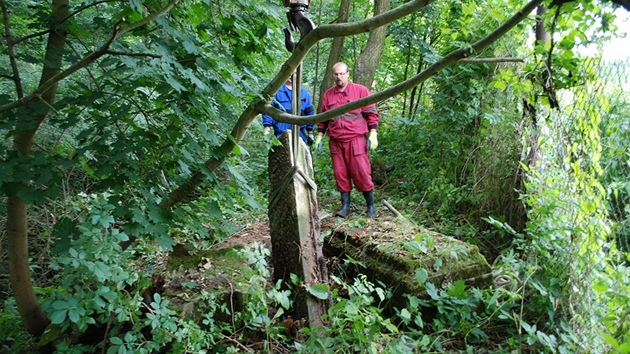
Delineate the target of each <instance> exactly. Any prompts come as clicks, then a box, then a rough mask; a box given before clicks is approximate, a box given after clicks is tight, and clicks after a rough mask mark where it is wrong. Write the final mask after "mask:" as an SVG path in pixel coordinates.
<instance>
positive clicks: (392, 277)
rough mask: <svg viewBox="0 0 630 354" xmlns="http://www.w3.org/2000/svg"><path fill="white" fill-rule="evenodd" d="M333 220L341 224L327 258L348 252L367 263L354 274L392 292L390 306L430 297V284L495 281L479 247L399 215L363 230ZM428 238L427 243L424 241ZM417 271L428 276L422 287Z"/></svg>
mask: <svg viewBox="0 0 630 354" xmlns="http://www.w3.org/2000/svg"><path fill="white" fill-rule="evenodd" d="M333 222H336V223H337V224H336V225H335V226H334V227H333V228H332V232H331V233H330V234H328V235H327V236H326V238H325V241H324V252H325V254H326V255H328V256H332V255H344V254H345V255H349V256H350V257H352V258H353V259H355V260H359V261H360V262H361V263H363V264H364V265H365V267H364V268H357V269H355V271H356V272H359V273H363V274H365V275H366V276H367V277H368V279H369V280H370V281H372V282H374V283H378V282H381V283H382V284H384V285H385V286H386V287H387V289H390V290H391V292H392V299H391V300H390V306H395V307H398V308H402V307H404V306H405V305H406V303H407V300H406V295H413V296H417V297H419V298H427V297H428V293H427V291H426V287H425V284H426V283H432V284H433V285H435V286H436V287H441V288H447V287H448V286H449V285H450V284H452V283H454V282H456V281H458V280H462V281H464V283H465V284H466V285H467V286H469V287H476V288H486V287H489V286H490V285H491V283H492V273H491V267H490V265H489V264H488V262H487V261H486V259H485V258H484V257H483V255H481V253H480V252H479V249H478V248H477V246H475V245H471V244H468V243H465V242H462V241H460V240H457V239H455V238H452V237H448V236H445V235H441V234H439V233H435V232H433V231H430V230H425V229H422V228H420V227H417V226H415V225H413V224H411V223H409V222H408V221H407V220H406V219H401V218H400V217H396V218H395V219H393V220H392V219H388V218H385V219H381V220H372V221H369V222H367V223H365V224H363V227H356V225H357V223H356V220H347V219H345V220H343V221H342V222H341V224H339V223H338V221H333ZM399 222H400V223H401V224H402V225H403V227H402V228H401V230H400V231H402V233H401V234H398V233H397V232H396V229H397V228H396V227H395V225H396V224H397V223H399ZM388 223H389V224H388ZM374 225H380V226H381V227H374ZM427 240H428V242H426V243H425V244H424V245H423V244H422V243H420V241H427ZM409 242H415V245H414V247H409V246H407V244H408V243H409ZM410 248H411V249H412V250H413V251H410ZM418 269H425V270H426V272H427V278H426V281H425V282H424V283H422V284H421V283H420V282H419V281H418V279H417V277H416V271H417V270H418Z"/></svg>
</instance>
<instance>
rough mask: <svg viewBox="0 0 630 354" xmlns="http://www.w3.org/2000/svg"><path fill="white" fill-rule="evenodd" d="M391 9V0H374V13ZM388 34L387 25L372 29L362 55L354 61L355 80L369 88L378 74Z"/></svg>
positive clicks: (377, 13) (378, 13)
mask: <svg viewBox="0 0 630 354" xmlns="http://www.w3.org/2000/svg"><path fill="white" fill-rule="evenodd" d="M389 9H390V1H389V0H375V1H374V15H375V16H376V15H380V14H382V13H384V12H386V11H389ZM386 35H387V25H384V26H381V27H378V28H376V29H374V30H372V31H370V36H369V38H368V41H367V43H366V44H365V47H364V48H363V51H361V55H359V58H357V60H356V61H355V62H354V76H353V81H354V82H356V83H359V84H362V85H364V86H366V87H368V88H371V87H372V83H373V82H374V76H375V75H376V67H377V66H378V63H379V62H380V60H381V56H382V55H383V49H384V48H385V36H386Z"/></svg>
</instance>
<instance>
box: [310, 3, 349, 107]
mask: <svg viewBox="0 0 630 354" xmlns="http://www.w3.org/2000/svg"><path fill="white" fill-rule="evenodd" d="M351 4H352V0H341V5H340V6H339V16H337V23H345V22H348V18H349V16H350V15H349V14H350V5H351ZM344 38H345V37H344V36H340V37H335V38H333V40H332V44H331V45H330V55H329V56H328V63H326V71H325V72H324V79H323V80H322V86H321V87H320V88H319V101H318V103H317V111H318V112H321V111H322V97H324V92H326V90H328V89H329V88H330V87H331V86H332V85H333V83H334V81H333V76H332V67H333V65H335V64H336V63H337V62H338V61H339V60H340V59H341V51H342V49H343V40H344Z"/></svg>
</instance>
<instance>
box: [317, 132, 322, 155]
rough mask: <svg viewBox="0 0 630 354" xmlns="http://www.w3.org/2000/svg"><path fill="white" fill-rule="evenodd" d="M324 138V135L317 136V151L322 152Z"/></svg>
mask: <svg viewBox="0 0 630 354" xmlns="http://www.w3.org/2000/svg"><path fill="white" fill-rule="evenodd" d="M322 137H323V135H319V134H318V135H317V138H315V146H316V147H317V151H318V152H319V151H321V150H322Z"/></svg>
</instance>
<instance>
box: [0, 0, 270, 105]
mask: <svg viewBox="0 0 630 354" xmlns="http://www.w3.org/2000/svg"><path fill="white" fill-rule="evenodd" d="M178 2H179V0H172V1H171V2H170V3H168V5H166V6H165V7H164V8H162V9H161V10H160V11H157V12H155V13H153V14H151V15H150V16H147V17H145V18H143V19H142V20H140V21H137V22H134V23H132V24H130V25H129V26H127V27H125V28H122V29H118V25H119V24H120V22H118V23H116V24H115V25H114V32H113V33H112V35H111V37H109V38H108V39H107V41H106V42H105V44H103V45H102V46H101V47H100V48H97V49H96V50H94V51H93V52H91V53H90V54H88V55H86V56H85V57H83V58H82V59H81V60H79V61H78V62H76V63H74V64H72V65H71V66H69V67H68V68H67V69H65V70H63V71H62V72H60V73H59V74H57V75H55V76H53V77H51V78H50V79H49V80H46V81H45V82H42V83H41V84H40V85H39V86H38V87H37V89H35V90H34V91H33V92H32V93H30V94H29V95H27V96H24V97H21V98H20V99H18V100H17V101H14V102H11V103H9V104H6V105H4V106H0V113H2V112H5V111H9V110H12V109H15V108H17V107H22V106H24V105H26V104H28V103H30V102H32V101H34V100H36V99H37V98H38V97H39V96H40V95H41V94H42V93H44V92H46V91H47V90H48V89H50V88H51V87H52V86H54V85H55V84H57V83H58V82H59V81H61V80H63V79H65V78H67V77H68V76H70V75H72V74H74V73H75V72H77V71H79V70H80V69H82V68H84V67H86V66H87V65H89V64H91V63H93V62H94V61H96V60H97V59H99V58H100V57H102V56H103V55H105V54H107V52H108V50H109V47H110V46H111V45H112V43H113V42H114V41H115V40H116V39H117V38H120V37H122V36H123V35H125V34H127V33H128V32H130V31H133V30H134V29H136V28H138V27H140V26H143V25H145V24H147V23H149V22H151V21H154V20H155V19H156V18H158V17H160V16H162V15H164V14H165V13H167V12H168V11H170V10H171V9H172V8H173V7H174V6H175V5H176V4H177V3H178ZM278 88H279V87H278Z"/></svg>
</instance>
